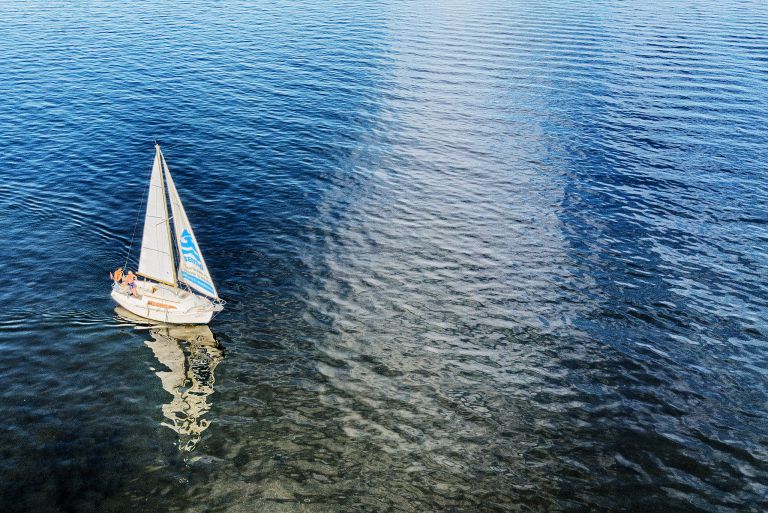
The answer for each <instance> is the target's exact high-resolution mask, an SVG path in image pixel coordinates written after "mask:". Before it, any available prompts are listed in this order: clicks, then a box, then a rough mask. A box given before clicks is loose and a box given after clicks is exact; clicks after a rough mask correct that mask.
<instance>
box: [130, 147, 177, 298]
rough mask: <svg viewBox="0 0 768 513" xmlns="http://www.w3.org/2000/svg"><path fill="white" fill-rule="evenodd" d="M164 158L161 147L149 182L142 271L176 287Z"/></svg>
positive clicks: (154, 278)
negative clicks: (164, 182) (162, 163)
mask: <svg viewBox="0 0 768 513" xmlns="http://www.w3.org/2000/svg"><path fill="white" fill-rule="evenodd" d="M161 161H162V157H161V154H160V149H159V148H158V150H157V152H156V153H155V162H154V164H153V165H152V177H151V178H150V181H149V194H148V196H147V213H146V216H145V217H144V236H143V238H142V240H141V255H140V256H139V274H141V275H143V276H146V277H147V278H152V279H153V280H157V281H160V282H163V283H167V284H169V285H173V286H175V285H176V277H175V269H174V265H173V249H172V247H171V231H170V228H169V225H168V206H167V205H166V203H165V187H164V184H163V171H162V165H161Z"/></svg>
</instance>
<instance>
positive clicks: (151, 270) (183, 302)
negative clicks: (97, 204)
mask: <svg viewBox="0 0 768 513" xmlns="http://www.w3.org/2000/svg"><path fill="white" fill-rule="evenodd" d="M166 192H167V198H166ZM168 200H170V204H171V214H172V219H173V228H174V234H175V237H172V236H171V217H169V215H168ZM174 247H175V248H176V254H178V257H179V258H178V270H177V265H176V257H175V254H174ZM136 274H137V275H138V276H140V277H141V278H142V279H137V280H136V281H135V282H134V283H135V290H134V291H131V288H130V287H129V286H128V285H126V284H125V283H120V282H118V281H115V282H114V283H113V284H112V294H111V296H112V299H114V300H115V301H116V302H117V304H118V305H120V306H122V307H123V308H125V309H126V310H128V311H129V312H131V313H133V314H135V315H138V316H140V317H144V318H147V319H151V320H154V321H160V322H165V323H169V324H208V323H209V322H210V320H211V319H212V318H213V316H214V315H215V314H216V313H218V312H220V311H222V310H223V309H224V301H223V300H222V299H221V298H219V295H218V293H217V292H216V287H215V285H214V284H213V279H211V274H210V273H209V272H208V266H207V265H206V264H205V259H203V254H202V252H201V251H200V246H198V244H197V239H196V238H195V234H194V232H193V231H192V225H191V224H190V223H189V219H188V218H187V214H186V212H185V211H184V206H183V205H182V204H181V198H179V193H178V191H177V190H176V185H175V184H174V182H173V177H171V172H170V171H169V170H168V164H166V162H165V157H163V152H162V151H161V150H160V145H159V144H155V160H154V163H153V165H152V176H151V177H150V179H149V193H148V194H147V211H146V214H145V216H144V235H143V237H142V242H141V255H140V256H139V269H138V272H137V273H136Z"/></svg>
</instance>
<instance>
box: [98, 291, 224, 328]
mask: <svg viewBox="0 0 768 513" xmlns="http://www.w3.org/2000/svg"><path fill="white" fill-rule="evenodd" d="M136 285H137V287H136V288H137V290H138V295H137V296H133V295H131V294H130V293H129V292H128V287H126V286H124V285H117V284H114V285H113V286H112V294H111V295H112V299H114V300H115V302H117V304H118V305H120V306H122V307H123V308H125V309H126V310H128V311H129V312H131V313H132V314H134V315H138V316H139V317H143V318H145V319H150V320H153V321H158V322H164V323H168V324H208V323H209V322H210V321H211V319H212V318H213V314H214V313H216V312H220V311H221V310H222V309H223V307H222V306H221V305H220V304H216V303H214V302H212V301H211V300H209V299H208V298H206V297H203V296H200V295H197V294H193V293H191V292H189V291H186V290H182V289H178V288H175V287H170V286H168V285H163V284H160V283H154V282H151V281H138V280H137V281H136Z"/></svg>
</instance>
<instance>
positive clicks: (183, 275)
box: [163, 159, 218, 298]
mask: <svg viewBox="0 0 768 513" xmlns="http://www.w3.org/2000/svg"><path fill="white" fill-rule="evenodd" d="M163 167H164V168H165V181H166V182H167V184H168V196H169V197H170V199H171V212H172V213H173V227H174V230H175V232H176V247H177V248H178V249H179V281H180V282H183V283H186V284H187V285H189V286H190V287H191V288H193V289H195V290H197V291H198V292H200V293H202V294H205V295H207V296H210V297H212V298H218V294H217V293H216V287H214V285H213V280H212V279H211V275H210V273H209V272H208V266H207V265H205V260H204V259H203V253H202V252H201V251H200V246H199V245H198V244H197V239H196V238H195V233H194V232H193V231H192V225H191V224H189V219H187V213H186V212H185V211H184V206H183V205H182V204H181V199H180V198H179V193H178V192H177V191H176V184H174V183H173V178H172V177H171V172H170V171H168V164H166V163H165V159H163Z"/></svg>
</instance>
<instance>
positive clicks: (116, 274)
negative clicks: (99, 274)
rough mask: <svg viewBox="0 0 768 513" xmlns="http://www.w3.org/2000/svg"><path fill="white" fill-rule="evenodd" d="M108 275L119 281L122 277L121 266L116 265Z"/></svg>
mask: <svg viewBox="0 0 768 513" xmlns="http://www.w3.org/2000/svg"><path fill="white" fill-rule="evenodd" d="M109 277H110V278H112V279H113V280H114V281H115V282H117V283H120V280H121V279H122V278H123V268H122V267H118V268H117V269H115V272H114V273H109Z"/></svg>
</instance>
